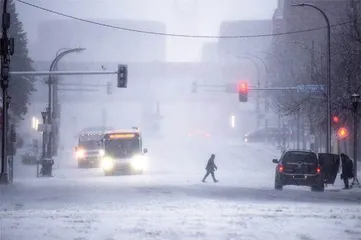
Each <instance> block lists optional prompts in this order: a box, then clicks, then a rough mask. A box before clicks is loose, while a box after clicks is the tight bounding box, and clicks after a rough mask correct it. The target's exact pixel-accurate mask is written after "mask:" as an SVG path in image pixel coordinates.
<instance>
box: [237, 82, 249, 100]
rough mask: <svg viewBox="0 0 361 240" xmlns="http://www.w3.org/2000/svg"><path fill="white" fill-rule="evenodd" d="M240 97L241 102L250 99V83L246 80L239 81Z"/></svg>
mask: <svg viewBox="0 0 361 240" xmlns="http://www.w3.org/2000/svg"><path fill="white" fill-rule="evenodd" d="M237 90H238V97H239V101H240V102H247V101H248V83H247V82H245V81H239V82H238V88H237Z"/></svg>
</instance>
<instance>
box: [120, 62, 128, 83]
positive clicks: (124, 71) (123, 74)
mask: <svg viewBox="0 0 361 240" xmlns="http://www.w3.org/2000/svg"><path fill="white" fill-rule="evenodd" d="M127 85H128V67H127V65H121V64H119V65H118V84H117V86H118V88H127Z"/></svg>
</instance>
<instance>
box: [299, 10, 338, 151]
mask: <svg viewBox="0 0 361 240" xmlns="http://www.w3.org/2000/svg"><path fill="white" fill-rule="evenodd" d="M292 6H293V7H311V8H314V9H316V10H317V11H319V12H320V13H321V14H322V16H323V17H324V18H325V21H326V23H327V48H328V51H327V59H328V63H327V91H326V92H327V134H326V138H327V139H326V152H327V153H331V120H332V119H331V26H330V21H329V19H328V17H327V15H326V13H325V12H324V11H323V10H321V9H320V8H318V7H316V6H315V5H312V4H308V3H300V4H294V5H292Z"/></svg>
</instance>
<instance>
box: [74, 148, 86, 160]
mask: <svg viewBox="0 0 361 240" xmlns="http://www.w3.org/2000/svg"><path fill="white" fill-rule="evenodd" d="M76 157H77V158H84V157H85V151H84V150H83V149H79V150H78V151H76Z"/></svg>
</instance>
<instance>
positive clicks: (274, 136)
mask: <svg viewBox="0 0 361 240" xmlns="http://www.w3.org/2000/svg"><path fill="white" fill-rule="evenodd" d="M290 136H291V131H290V130H289V129H287V128H277V127H267V128H260V129H258V130H256V131H253V132H250V133H247V134H245V135H244V141H245V142H265V141H269V142H272V141H274V142H277V141H280V140H281V139H282V138H286V139H287V138H289V137H290Z"/></svg>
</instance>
